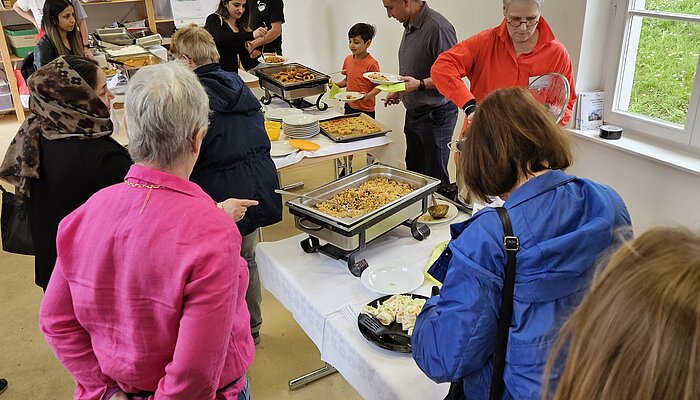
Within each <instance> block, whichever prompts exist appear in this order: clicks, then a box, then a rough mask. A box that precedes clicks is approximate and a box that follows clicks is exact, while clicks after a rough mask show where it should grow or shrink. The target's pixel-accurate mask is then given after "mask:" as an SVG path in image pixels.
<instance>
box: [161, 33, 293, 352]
mask: <svg viewBox="0 0 700 400" xmlns="http://www.w3.org/2000/svg"><path fill="white" fill-rule="evenodd" d="M170 51H171V53H172V54H173V55H174V56H175V58H176V59H178V60H181V61H183V62H185V63H186V64H187V65H188V66H189V67H190V68H191V69H193V70H194V72H195V74H197V76H198V77H199V81H200V82H201V83H202V86H204V89H205V90H206V92H207V94H208V95H209V108H210V109H211V116H210V121H209V129H208V130H207V134H206V136H205V137H204V141H203V142H202V149H201V152H200V154H199V158H198V159H197V164H195V166H194V171H192V175H191V176H190V180H191V181H193V182H195V183H197V184H198V185H200V186H201V187H202V189H204V191H205V192H207V193H208V194H209V195H210V196H211V197H212V198H213V199H214V200H215V201H221V200H223V199H226V198H229V197H235V198H239V199H251V200H257V201H258V203H259V204H258V205H257V206H254V207H250V208H248V212H247V213H246V215H245V216H244V217H243V219H242V220H240V221H238V229H239V230H240V231H241V235H243V244H242V246H241V256H243V258H245V260H246V261H247V262H248V268H249V269H250V283H249V285H248V292H247V293H246V301H247V302H248V310H249V311H250V323H251V332H252V334H253V339H255V343H256V344H257V343H258V341H259V331H260V326H261V325H262V317H261V313H260V304H261V301H262V298H261V293H260V290H261V289H260V278H259V276H258V267H257V264H256V263H255V245H256V244H257V238H258V236H259V232H258V230H259V228H261V227H263V226H267V225H271V224H274V223H276V222H279V221H281V220H282V199H281V197H280V196H279V195H277V194H275V192H274V190H275V189H277V188H278V187H279V182H278V179H277V170H276V168H275V164H274V163H273V161H272V158H271V157H270V140H269V139H268V137H267V134H266V133H265V126H264V120H263V116H262V113H261V112H260V103H259V102H258V100H257V99H256V98H255V96H254V95H253V93H252V92H251V91H250V89H248V87H246V86H245V83H244V82H243V80H241V78H240V77H239V76H238V74H236V73H235V72H227V71H224V70H223V69H222V68H221V66H220V65H219V64H218V60H219V53H218V52H217V50H216V44H215V43H214V39H212V36H211V35H210V34H209V32H207V31H206V30H205V29H204V28H201V27H198V26H194V25H190V26H188V27H186V28H183V29H180V30H178V31H177V32H176V33H175V34H174V35H173V38H172V43H171V45H170Z"/></svg>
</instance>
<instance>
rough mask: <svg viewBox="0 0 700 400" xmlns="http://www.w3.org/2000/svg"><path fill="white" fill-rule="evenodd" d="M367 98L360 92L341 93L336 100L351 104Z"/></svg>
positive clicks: (336, 96)
mask: <svg viewBox="0 0 700 400" xmlns="http://www.w3.org/2000/svg"><path fill="white" fill-rule="evenodd" d="M363 97H365V94H364V93H360V92H340V93H338V94H337V95H335V98H336V99H338V100H340V101H344V102H346V103H351V102H353V101H357V100H360V99H362V98H363Z"/></svg>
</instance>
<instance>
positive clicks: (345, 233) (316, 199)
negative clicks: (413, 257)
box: [285, 163, 440, 277]
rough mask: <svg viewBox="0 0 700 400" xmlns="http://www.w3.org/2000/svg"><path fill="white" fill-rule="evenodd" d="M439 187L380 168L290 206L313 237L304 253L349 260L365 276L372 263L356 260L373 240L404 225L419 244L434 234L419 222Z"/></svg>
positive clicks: (298, 222) (406, 173) (372, 167)
mask: <svg viewBox="0 0 700 400" xmlns="http://www.w3.org/2000/svg"><path fill="white" fill-rule="evenodd" d="M439 183H440V181H439V180H437V179H435V178H432V177H429V176H425V175H421V174H418V173H415V172H412V171H406V170H402V169H399V168H395V167H391V166H388V165H384V164H381V163H375V164H372V165H369V166H367V167H365V168H363V169H361V170H359V171H357V172H355V173H353V174H350V175H348V176H346V177H343V178H341V179H338V180H336V181H333V182H330V183H328V184H326V185H323V186H321V187H319V188H317V189H314V190H312V191H310V192H308V193H306V196H308V197H304V198H302V197H298V198H295V199H292V200H289V201H287V202H285V204H286V206H287V207H288V208H289V212H290V213H291V214H292V215H293V216H294V224H295V226H296V227H297V228H298V229H299V230H301V231H302V232H305V233H308V234H309V239H306V240H304V241H302V243H301V246H302V248H303V249H304V251H306V252H308V253H313V252H316V251H320V252H322V253H324V254H327V255H329V256H331V257H334V258H336V259H344V260H347V261H348V267H349V268H350V271H351V272H352V273H353V275H355V276H358V277H359V276H360V274H361V273H362V271H363V270H364V269H365V268H367V266H368V264H367V263H366V262H365V261H364V260H360V261H357V262H356V261H355V255H356V253H357V252H359V251H360V250H362V249H363V248H364V247H365V246H366V245H367V243H369V242H370V241H372V240H374V239H376V238H378V237H380V236H381V235H383V234H385V233H386V232H388V231H390V230H392V229H394V228H396V227H398V226H399V225H405V226H408V227H410V228H411V234H412V235H413V237H414V238H416V239H417V240H423V239H424V238H425V237H427V236H428V235H429V234H430V229H429V228H428V227H427V225H424V224H419V223H418V218H419V217H420V216H421V215H423V214H424V213H425V212H426V211H427V209H428V205H429V201H428V200H429V196H430V195H431V194H432V193H434V192H435V191H436V190H437V186H438V185H439ZM320 241H324V242H327V243H326V244H325V245H321V243H320Z"/></svg>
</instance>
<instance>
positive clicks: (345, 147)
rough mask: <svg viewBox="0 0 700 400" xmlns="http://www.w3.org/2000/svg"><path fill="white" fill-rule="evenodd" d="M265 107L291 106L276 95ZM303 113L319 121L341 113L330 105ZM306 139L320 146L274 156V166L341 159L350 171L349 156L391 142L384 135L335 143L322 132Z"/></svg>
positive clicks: (292, 166)
mask: <svg viewBox="0 0 700 400" xmlns="http://www.w3.org/2000/svg"><path fill="white" fill-rule="evenodd" d="M255 93H256V94H258V95H259V94H260V93H261V91H257V90H256V91H255ZM265 107H266V109H274V108H291V106H290V105H289V104H287V103H285V102H284V101H282V100H281V99H279V98H276V97H275V98H273V99H272V102H271V103H270V104H269V105H267V106H265ZM304 114H309V115H315V116H317V117H318V118H319V120H321V121H323V120H326V119H330V118H335V117H338V116H341V115H343V114H341V113H339V112H338V111H336V110H335V109H334V108H332V107H331V108H328V109H327V110H324V111H321V110H318V109H317V108H314V107H310V108H308V109H305V110H304ZM279 140H287V139H286V137H285V136H284V135H282V136H281V137H280V139H279ZM307 140H309V141H311V142H314V143H318V144H319V145H320V146H321V148H320V149H319V150H316V151H298V152H296V153H292V154H290V155H288V156H286V157H274V158H273V159H272V160H273V161H274V162H275V166H276V167H277V170H278V171H282V170H283V171H290V170H292V169H297V168H306V167H309V166H311V165H314V164H319V163H323V162H326V161H331V160H337V159H341V160H343V162H342V164H343V167H344V168H347V171H348V173H349V172H351V171H352V165H351V162H350V156H354V155H357V154H361V153H369V152H371V151H372V150H375V149H378V148H381V147H384V146H386V145H388V144H389V143H391V142H392V140H391V139H389V137H388V136H386V135H385V136H380V137H375V138H370V139H364V140H358V141H355V142H348V143H335V142H334V141H332V140H330V139H329V138H328V137H326V136H325V135H323V134H318V135H316V136H314V137H313V138H311V139H307Z"/></svg>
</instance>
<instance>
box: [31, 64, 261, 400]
mask: <svg viewBox="0 0 700 400" xmlns="http://www.w3.org/2000/svg"><path fill="white" fill-rule="evenodd" d="M126 99H127V100H126V107H125V109H126V110H125V115H126V126H127V132H128V136H129V153H130V155H131V157H132V159H133V160H134V162H135V165H134V166H132V167H131V169H130V170H129V173H128V174H127V176H126V178H125V179H124V182H123V183H119V184H116V185H113V186H110V187H108V188H106V189H103V190H101V191H99V192H97V193H96V194H95V195H93V196H92V197H91V198H90V199H89V200H88V201H87V202H86V203H85V204H84V205H82V206H81V207H80V208H78V209H77V210H75V211H74V212H73V213H71V214H70V215H68V216H67V217H66V218H65V219H64V220H63V221H62V222H61V224H60V226H59V230H58V238H57V250H58V259H57V261H56V267H55V270H54V273H53V275H52V277H51V280H50V282H49V286H48V288H47V290H46V295H45V297H44V300H43V302H42V305H41V312H40V319H41V321H40V325H41V330H42V331H43V332H44V335H45V336H46V340H47V342H48V344H49V346H50V347H51V348H52V350H53V351H54V353H55V354H56V357H57V358H58V359H59V361H60V362H61V363H62V364H63V365H64V367H65V368H66V369H67V370H68V371H69V372H70V373H71V375H73V378H74V379H75V381H76V389H75V398H76V399H95V400H110V399H111V400H121V399H127V398H137V399H141V398H144V399H172V400H174V399H180V400H194V399H196V400H200V399H212V400H213V399H217V400H222V399H227V400H229V399H249V398H250V395H249V391H248V380H247V378H246V370H247V369H248V367H249V366H250V364H251V362H252V360H253V355H254V352H255V349H254V346H253V339H252V337H251V335H250V324H249V318H250V316H249V314H248V309H247V307H246V303H245V293H246V288H247V283H248V269H247V268H246V264H245V261H244V260H243V259H242V258H241V257H240V250H241V248H240V247H241V235H240V233H239V232H238V229H237V228H236V224H235V223H234V222H233V221H232V219H231V218H230V217H229V216H228V215H227V214H226V212H224V211H223V210H222V209H221V208H219V207H217V204H216V203H215V202H214V201H213V200H212V199H211V198H210V197H209V196H208V195H207V194H206V193H204V191H202V189H200V187H199V186H197V185H196V184H194V183H192V182H190V181H188V177H189V175H190V173H191V172H192V168H193V166H194V164H195V161H196V160H197V156H198V155H199V150H200V146H201V143H202V138H203V137H204V134H205V131H206V126H207V121H208V112H209V101H208V97H207V94H206V93H205V91H204V89H203V88H202V86H201V85H200V83H199V81H198V79H197V77H196V76H195V75H194V73H192V72H191V71H189V70H188V69H187V68H185V67H184V66H182V65H179V64H177V63H168V64H163V65H158V66H152V67H146V68H143V69H141V70H140V71H139V72H138V74H136V76H135V77H134V79H132V80H131V82H130V83H129V89H128V91H127V94H126ZM239 216H240V215H239Z"/></svg>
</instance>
